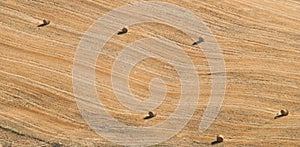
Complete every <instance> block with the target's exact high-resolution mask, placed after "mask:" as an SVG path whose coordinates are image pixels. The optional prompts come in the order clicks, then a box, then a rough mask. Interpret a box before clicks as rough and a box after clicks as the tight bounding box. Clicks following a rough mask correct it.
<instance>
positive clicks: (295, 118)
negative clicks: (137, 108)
mask: <svg viewBox="0 0 300 147" xmlns="http://www.w3.org/2000/svg"><path fill="white" fill-rule="evenodd" d="M154 1H158V0H154ZM161 1H163V2H169V3H171V4H176V5H178V6H180V7H183V8H185V9H188V10H189V11H190V12H192V13H194V14H195V15H197V16H198V17H199V18H201V20H202V21H203V22H204V23H205V24H206V25H207V27H208V28H209V29H210V31H211V32H212V34H213V35H214V37H215V39H216V41H217V42H218V44H219V47H220V49H221V51H222V53H223V57H224V62H225V65H226V78H227V82H226V92H225V97H224V101H223V104H222V107H221V109H220V112H219V114H218V115H217V117H216V119H215V121H214V122H213V123H212V124H211V125H210V126H209V128H208V129H207V130H206V131H205V132H204V133H200V132H199V124H200V121H201V118H202V116H203V114H204V112H205V109H206V107H207V103H208V101H209V99H210V96H211V90H212V88H211V86H212V80H211V79H212V76H213V75H215V74H218V73H212V72H211V70H210V67H209V62H208V60H207V58H206V56H205V53H203V52H202V51H201V49H200V47H199V46H195V45H193V43H194V42H195V41H197V40H193V39H191V38H189V36H188V35H187V34H186V33H185V32H183V31H182V30H179V29H177V28H174V27H171V26H168V25H166V24H161V23H156V22H147V23H142V24H136V25H132V26H126V27H128V31H126V33H124V34H121V35H118V34H117V33H118V31H121V30H122V27H125V26H122V27H120V29H119V30H118V31H116V32H115V33H114V35H113V36H112V37H111V39H110V40H109V41H108V42H107V43H106V44H105V46H104V47H103V49H102V50H101V53H100V55H99V58H98V59H97V61H96V66H95V67H96V70H95V84H96V90H97V92H98V94H99V98H98V99H99V100H101V101H102V103H103V105H104V108H105V110H107V112H108V114H110V115H111V116H113V117H114V118H116V119H118V120H119V122H122V123H124V124H126V125H130V126H143V127H145V126H152V125H156V124H159V123H160V122H163V121H165V120H166V119H167V118H168V117H169V116H170V115H171V114H172V113H173V112H174V111H175V110H176V106H177V104H178V103H179V101H180V95H181V93H180V92H181V87H180V78H179V75H178V73H177V72H176V70H175V69H174V67H173V66H172V65H170V64H169V63H168V62H165V61H162V60H159V59H156V58H147V59H144V60H142V61H141V62H138V63H137V64H135V65H134V67H133V68H132V70H131V72H130V74H129V86H130V88H131V93H132V95H134V96H135V98H136V99H138V100H146V99H147V98H149V97H151V89H152V90H153V89H154V90H155V87H154V88H153V87H151V86H149V85H150V83H151V82H153V80H152V79H154V78H158V77H159V78H161V79H162V80H163V81H164V83H165V85H166V89H167V93H166V95H165V97H164V102H163V103H162V105H161V106H159V107H157V108H156V109H155V110H147V111H146V113H142V112H133V111H131V110H129V109H127V108H126V107H124V106H123V105H121V104H120V103H119V101H118V99H117V98H116V95H115V94H114V91H113V88H112V87H113V84H112V83H111V81H112V80H111V77H112V75H113V73H112V69H113V66H114V63H115V59H116V58H117V56H118V55H119V53H120V52H121V51H122V49H123V48H124V47H126V46H128V45H129V44H130V43H132V42H134V41H136V40H140V39H143V38H150V37H153V38H158V39H167V40H170V41H171V42H173V43H175V44H176V45H177V46H179V47H181V48H182V49H183V50H184V51H185V52H186V53H187V55H188V56H189V57H190V58H191V60H192V62H193V64H194V65H195V69H196V72H197V75H198V77H199V81H198V82H199V85H200V94H199V103H198V104H197V105H196V110H195V112H194V113H193V115H192V117H191V119H190V121H188V123H187V124H186V125H185V126H184V128H183V129H182V130H181V131H180V132H178V133H177V134H176V135H174V136H173V137H171V138H170V139H168V140H167V141H165V142H162V143H161V144H160V145H162V146H209V145H211V143H212V142H213V141H216V135H218V134H222V135H224V136H225V139H224V142H222V143H218V144H216V146H219V145H220V146H223V145H224V146H299V145H300V123H299V122H300V72H299V71H300V29H299V28H300V15H299V14H300V2H299V1H298V0H285V1H281V0H264V1H261V0H251V1H249V0H219V1H215V0H185V1H176V0H160V2H161ZM134 2H141V1H138V0H122V1H120V0H85V1H78V0H51V1H45V0H26V1H25V0H2V1H0V8H1V9H0V36H1V37H0V146H1V145H2V146H10V145H12V146H43V145H46V146H60V145H64V146H113V145H116V144H115V143H113V142H110V141H109V140H107V139H105V138H103V137H101V136H99V135H98V134H97V133H95V132H94V131H93V130H92V129H91V128H90V127H89V126H88V124H87V123H86V122H85V120H84V118H83V117H82V115H81V114H80V110H79V108H78V107H77V104H76V97H75V96H74V90H73V83H72V82H73V81H72V75H73V67H74V66H73V63H74V58H75V54H76V49H77V47H78V45H79V43H80V41H81V39H82V38H83V36H84V33H85V31H87V30H88V29H89V27H90V26H91V25H92V24H93V23H94V22H95V21H96V20H97V19H98V18H100V17H102V16H103V15H104V14H106V13H107V12H109V11H111V10H113V9H115V8H118V7H120V6H123V5H127V4H129V5H132V4H133V3H134ZM176 13H178V14H179V13H181V12H175V13H174V14H176ZM126 17H128V18H130V17H134V16H127V15H125V18H124V19H127V18H126ZM43 20H47V21H49V24H47V25H42V26H41V27H38V26H39V25H41V24H43V23H45V22H43ZM200 36H201V35H200ZM203 41H204V43H205V41H206V40H205V39H204V40H201V39H200V40H199V41H198V42H196V43H197V44H201V43H202V42H203ZM145 45H149V47H151V44H145ZM152 45H153V46H155V45H157V44H152ZM153 46H152V47H153ZM155 47H156V46H155ZM157 47H158V46H157ZM156 49H158V48H156ZM131 53H133V54H134V53H135V52H131ZM135 55H136V54H135ZM179 59H180V58H179ZM155 82H157V81H154V82H153V83H155ZM158 83H159V82H158ZM156 84H157V83H156ZM197 90H199V89H197ZM282 109H287V110H288V111H289V113H288V115H287V116H284V117H281V118H278V119H274V117H275V116H276V115H277V113H278V112H280V110H282ZM149 111H153V112H156V114H157V115H156V114H155V117H153V118H151V119H147V120H146V119H144V118H145V116H147V114H148V112H149ZM160 133H164V131H162V132H160Z"/></svg>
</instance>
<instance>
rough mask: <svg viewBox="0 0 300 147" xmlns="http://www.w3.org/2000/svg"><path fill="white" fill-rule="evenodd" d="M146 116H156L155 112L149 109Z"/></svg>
mask: <svg viewBox="0 0 300 147" xmlns="http://www.w3.org/2000/svg"><path fill="white" fill-rule="evenodd" d="M148 116H149V117H154V116H156V113H154V112H152V111H150V112H149V113H148Z"/></svg>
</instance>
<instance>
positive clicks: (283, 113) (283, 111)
mask: <svg viewBox="0 0 300 147" xmlns="http://www.w3.org/2000/svg"><path fill="white" fill-rule="evenodd" d="M280 114H281V115H282V116H287V115H289V111H288V110H286V109H282V110H280Z"/></svg>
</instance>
